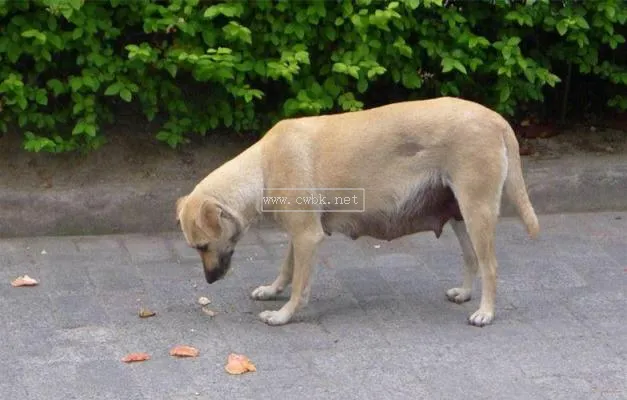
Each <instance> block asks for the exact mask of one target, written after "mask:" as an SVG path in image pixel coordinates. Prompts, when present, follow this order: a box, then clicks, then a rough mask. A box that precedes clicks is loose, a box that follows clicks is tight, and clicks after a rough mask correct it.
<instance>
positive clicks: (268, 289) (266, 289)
mask: <svg viewBox="0 0 627 400" xmlns="http://www.w3.org/2000/svg"><path fill="white" fill-rule="evenodd" d="M277 294H278V291H277V290H276V289H274V288H273V287H272V286H271V285H268V286H259V287H258V288H257V289H255V290H253V292H252V293H251V294H250V297H252V298H253V299H254V300H270V299H272V298H273V297H274V296H276V295H277Z"/></svg>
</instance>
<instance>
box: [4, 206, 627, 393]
mask: <svg viewBox="0 0 627 400" xmlns="http://www.w3.org/2000/svg"><path fill="white" fill-rule="evenodd" d="M541 224H542V236H541V238H540V239H539V240H537V241H535V242H533V241H530V240H528V239H527V238H526V236H525V232H524V229H523V227H522V225H520V224H519V223H518V221H517V220H512V219H503V220H502V222H501V223H500V225H499V228H498V235H499V236H498V257H499V260H500V266H501V268H500V277H499V279H500V286H499V296H498V308H497V318H496V320H495V322H494V324H493V325H491V326H488V327H485V328H475V327H471V326H469V325H467V324H466V323H465V319H466V317H467V316H468V315H469V314H470V313H471V312H472V311H474V310H475V308H476V307H477V304H478V296H475V298H473V299H472V300H471V301H470V302H469V303H466V304H464V305H456V304H452V303H449V302H447V301H446V300H445V296H444V292H445V290H446V289H447V288H449V287H451V286H452V285H457V284H458V282H459V279H460V276H461V275H460V271H461V253H460V250H459V247H458V245H457V243H456V241H455V238H454V236H453V235H452V232H451V231H450V230H448V231H446V233H445V234H444V236H443V237H442V238H441V239H440V240H436V239H435V238H434V236H433V235H430V234H423V235H415V236H413V237H410V238H406V239H403V240H399V241H397V242H392V243H387V242H376V241H370V240H363V239H360V240H358V241H357V242H352V241H350V240H347V239H343V238H336V237H333V238H331V239H328V240H327V241H326V242H324V245H323V246H322V249H321V250H320V253H319V263H318V264H319V265H318V268H317V270H316V275H315V281H314V285H313V289H312V290H313V292H312V299H311V302H310V305H309V307H308V309H307V310H305V311H303V312H301V313H300V314H299V315H298V318H297V319H296V320H294V322H293V323H291V324H289V325H286V326H282V327H269V326H266V325H264V324H263V323H262V322H260V321H259V320H258V319H257V314H258V313H259V312H260V311H262V310H264V309H266V308H268V307H271V308H277V307H279V306H280V305H281V304H282V302H280V301H270V302H265V303H264V302H256V301H253V300H251V299H250V298H249V297H248V294H249V293H250V291H252V289H253V288H254V287H256V286H257V285H259V284H261V283H268V282H270V281H271V280H272V279H273V278H274V276H275V274H276V272H277V269H278V265H279V263H280V259H281V257H282V256H283V252H284V250H285V237H284V236H283V235H282V234H280V233H279V232H277V231H273V230H268V229H264V230H252V231H250V232H249V234H248V235H247V236H246V237H245V238H244V239H243V241H242V242H241V243H240V245H239V246H238V248H237V251H236V253H235V254H236V255H235V256H234V261H233V263H234V269H233V271H232V273H230V275H229V276H227V277H226V278H225V280H223V281H220V282H219V283H216V284H214V285H211V286H209V285H207V284H206V282H205V281H204V278H203V275H202V271H201V267H200V264H199V261H198V259H197V258H196V256H195V254H194V253H193V251H190V250H189V249H187V248H186V247H185V244H184V242H183V240H182V237H181V236H180V234H178V233H172V234H164V235H160V236H140V235H131V236H128V235H127V236H106V237H73V238H27V239H10V240H1V241H0V263H1V264H0V265H1V268H0V282H4V283H3V284H1V285H0V305H1V306H2V307H1V309H0V338H1V339H0V360H1V361H0V398H1V399H3V400H4V399H45V400H52V399H81V400H88V399H116V400H117V399H173V400H174V399H176V400H178V399H220V398H227V397H226V396H228V398H231V399H254V398H281V399H297V398H303V399H325V400H328V399H410V398H411V399H458V398H467V399H525V400H528V399H551V400H554V399H568V400H573V399H586V400H590V399H626V398H627V379H626V377H627V323H625V321H627V307H625V305H626V293H625V292H626V291H625V288H626V287H627V213H599V214H579V215H553V216H543V217H541ZM44 250H45V251H44ZM42 253H43V254H42ZM25 273H26V274H29V275H31V276H33V277H35V278H37V279H39V280H40V282H41V284H40V285H39V286H37V287H34V288H13V287H11V286H10V285H9V282H10V281H11V280H12V279H14V278H15V277H16V276H18V275H22V274H25ZM475 293H476V294H478V292H477V291H476V292H475ZM202 295H205V296H207V297H209V298H211V299H212V301H213V302H212V304H211V307H212V308H213V309H214V310H216V311H217V312H218V315H217V316H216V317H214V318H210V317H208V316H206V315H204V314H203V313H202V312H201V311H200V306H198V305H197V304H196V300H197V298H198V297H199V296H202ZM141 306H144V307H148V308H150V309H152V310H154V311H156V312H157V315H156V316H155V317H153V318H149V319H139V318H138V317H137V311H138V309H139V307H141ZM176 344H189V345H192V346H195V347H197V348H199V349H200V351H201V353H200V356H199V357H198V358H195V359H174V358H172V357H170V356H169V355H168V350H169V348H170V347H172V346H174V345H176ZM134 351H145V352H148V353H150V354H151V355H152V359H151V360H150V361H147V362H144V363H138V364H131V365H129V364H124V363H122V362H120V358H121V357H123V356H124V355H125V354H126V353H128V352H134ZM230 352H238V353H243V354H246V355H248V356H249V357H250V358H251V359H252V361H253V362H254V363H255V364H256V365H257V368H258V371H257V372H255V373H250V374H246V375H242V376H230V375H227V374H226V373H225V372H224V370H223V366H224V363H225V360H226V356H227V354H228V353H230Z"/></svg>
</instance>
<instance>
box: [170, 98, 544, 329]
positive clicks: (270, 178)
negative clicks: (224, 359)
mask: <svg viewBox="0 0 627 400" xmlns="http://www.w3.org/2000/svg"><path fill="white" fill-rule="evenodd" d="M518 146H519V145H518V142H517V140H516V137H515V136H514V132H513V130H512V128H511V127H510V125H509V124H508V123H507V122H506V121H505V120H504V119H503V118H502V117H501V116H500V115H499V114H497V113H495V112H493V111H491V110H489V109H487V108H485V107H483V106H481V105H479V104H476V103H473V102H469V101H465V100H460V99H456V98H449V97H444V98H438V99H433V100H425V101H411V102H401V103H396V104H391V105H387V106H382V107H378V108H373V109H370V110H365V111H357V112H350V113H342V114H336V115H328V116H317V117H305V118H297V119H289V120H284V121H281V122H279V123H278V124H276V125H275V126H274V127H273V128H272V129H271V130H270V131H269V132H268V133H267V134H266V135H265V136H264V137H263V138H262V139H261V140H259V141H258V142H257V143H255V144H254V145H253V146H251V147H250V148H248V149H247V150H245V151H244V152H243V153H241V154H240V155H238V156H237V157H235V158H234V159H232V160H230V161H229V162H227V163H225V164H224V165H222V166H221V167H220V168H218V169H216V170H215V171H213V172H212V173H211V174H209V175H208V176H207V177H206V178H205V179H203V180H202V181H201V182H200V183H199V184H198V185H197V186H196V188H195V189H194V190H193V191H192V192H191V194H189V195H188V196H184V197H181V198H180V199H179V200H178V201H177V207H176V208H177V219H178V221H179V223H180V226H181V229H182V231H183V234H184V236H185V239H186V241H187V243H188V244H189V245H190V246H192V247H195V248H196V249H198V251H199V253H200V257H201V259H202V263H203V266H204V271H205V276H206V279H207V282H209V283H213V282H215V281H216V280H218V279H220V278H222V277H223V276H224V274H225V273H226V271H227V270H228V268H229V265H230V260H231V255H232V254H233V249H234V247H235V244H236V243H237V241H238V239H239V238H240V236H241V235H242V234H243V233H244V232H245V230H246V229H247V228H248V226H250V224H251V222H252V221H254V220H255V219H256V218H257V217H259V216H260V215H261V213H262V209H263V199H262V198H264V193H267V191H268V189H271V188H285V190H284V189H277V190H274V191H273V194H272V195H273V196H276V195H285V196H290V195H291V194H292V193H293V192H290V191H289V190H288V189H290V188H363V189H364V193H365V201H364V203H363V204H365V207H364V211H363V212H359V211H355V212H331V211H333V210H331V208H330V206H328V205H324V204H305V205H303V204H301V205H300V206H298V207H299V208H298V210H300V212H284V211H294V204H293V203H292V204H291V205H287V204H284V205H276V206H274V207H273V212H272V213H271V214H272V215H273V216H274V217H275V219H276V221H277V222H278V223H279V225H280V226H281V227H282V228H284V229H285V230H286V231H287V232H288V233H289V236H290V243H289V249H288V253H287V257H286V258H285V261H284V262H283V265H282V267H281V269H280V273H279V275H278V277H277V278H276V279H275V280H274V282H273V283H271V284H270V285H267V286H260V287H258V288H257V289H255V290H254V291H253V292H252V297H253V298H254V299H257V300H267V299H270V298H272V297H274V296H275V295H277V294H278V293H280V292H282V291H283V290H284V289H285V287H286V286H287V285H289V284H290V283H291V284H292V293H291V297H290V299H289V301H288V302H287V303H286V304H285V305H284V306H283V307H282V308H281V309H280V310H277V311H264V312H262V313H261V314H259V317H260V318H261V319H262V320H263V321H265V322H266V323H268V324H270V325H281V324H285V323H287V322H288V321H289V320H290V318H291V317H292V316H293V315H294V313H295V312H296V311H297V310H298V309H299V308H301V307H303V306H305V305H306V304H307V302H308V299H309V293H310V275H311V269H312V265H313V264H314V256H315V251H316V248H317V246H318V245H319V243H320V242H321V241H322V239H323V237H324V235H325V233H326V234H328V235H330V234H331V233H333V232H339V233H342V234H345V235H347V236H350V237H352V238H353V239H356V238H357V237H359V236H371V237H374V238H378V239H385V240H392V239H395V238H398V237H401V236H404V235H409V234H413V233H417V232H424V231H433V232H435V234H436V236H437V237H439V236H440V234H441V232H442V227H443V226H444V224H446V223H447V222H449V221H450V224H451V226H452V228H453V230H454V232H455V234H456V236H457V238H458V240H459V243H460V246H461V248H462V250H463V258H464V264H465V268H464V274H463V275H464V279H463V283H462V285H461V287H456V288H452V289H450V290H448V291H447V292H446V295H447V297H448V299H449V300H451V301H454V302H457V303H462V302H465V301H468V300H469V299H470V294H471V289H472V286H473V280H474V277H475V276H476V274H477V271H478V270H479V271H480V272H481V277H482V292H481V303H480V305H479V309H478V310H477V311H476V312H474V313H473V314H472V315H470V317H469V323H470V324H472V325H475V326H484V325H486V324H489V323H490V322H491V321H492V320H493V318H494V303H495V296H496V278H497V260H496V256H495V249H494V239H495V238H494V236H495V227H496V224H497V220H498V217H499V213H500V205H501V195H502V192H503V189H505V194H506V195H507V197H508V198H509V200H510V201H511V202H512V203H513V204H514V205H515V207H516V209H517V211H518V214H519V216H520V218H521V220H522V221H523V223H524V224H525V226H526V228H527V231H528V233H529V235H530V236H531V237H532V238H533V237H535V236H536V235H537V234H538V232H539V224H538V219H537V217H536V214H535V212H534V210H533V207H532V205H531V203H530V201H529V197H528V195H527V191H526V188H525V183H524V180H523V176H522V169H521V162H520V156H519V152H518V151H519V149H518ZM322 192H323V189H311V190H309V189H308V193H310V194H312V195H314V196H315V195H318V194H321V193H322ZM350 195H351V196H352V195H353V193H351V194H350ZM363 204H362V205H363ZM290 207H292V209H290ZM303 208H304V209H303ZM282 211H283V212H282Z"/></svg>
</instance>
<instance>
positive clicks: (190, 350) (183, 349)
mask: <svg viewBox="0 0 627 400" xmlns="http://www.w3.org/2000/svg"><path fill="white" fill-rule="evenodd" d="M198 354H200V351H199V350H198V349H197V348H195V347H192V346H185V345H182V346H175V347H173V348H172V349H171V350H170V355H171V356H174V357H198Z"/></svg>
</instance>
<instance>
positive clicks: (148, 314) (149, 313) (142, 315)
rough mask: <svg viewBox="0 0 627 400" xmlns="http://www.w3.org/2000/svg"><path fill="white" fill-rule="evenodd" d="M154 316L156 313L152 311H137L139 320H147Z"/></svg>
mask: <svg viewBox="0 0 627 400" xmlns="http://www.w3.org/2000/svg"><path fill="white" fill-rule="evenodd" d="M155 315H157V313H155V312H154V311H150V310H148V309H146V308H140V309H139V318H149V317H154V316H155Z"/></svg>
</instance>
